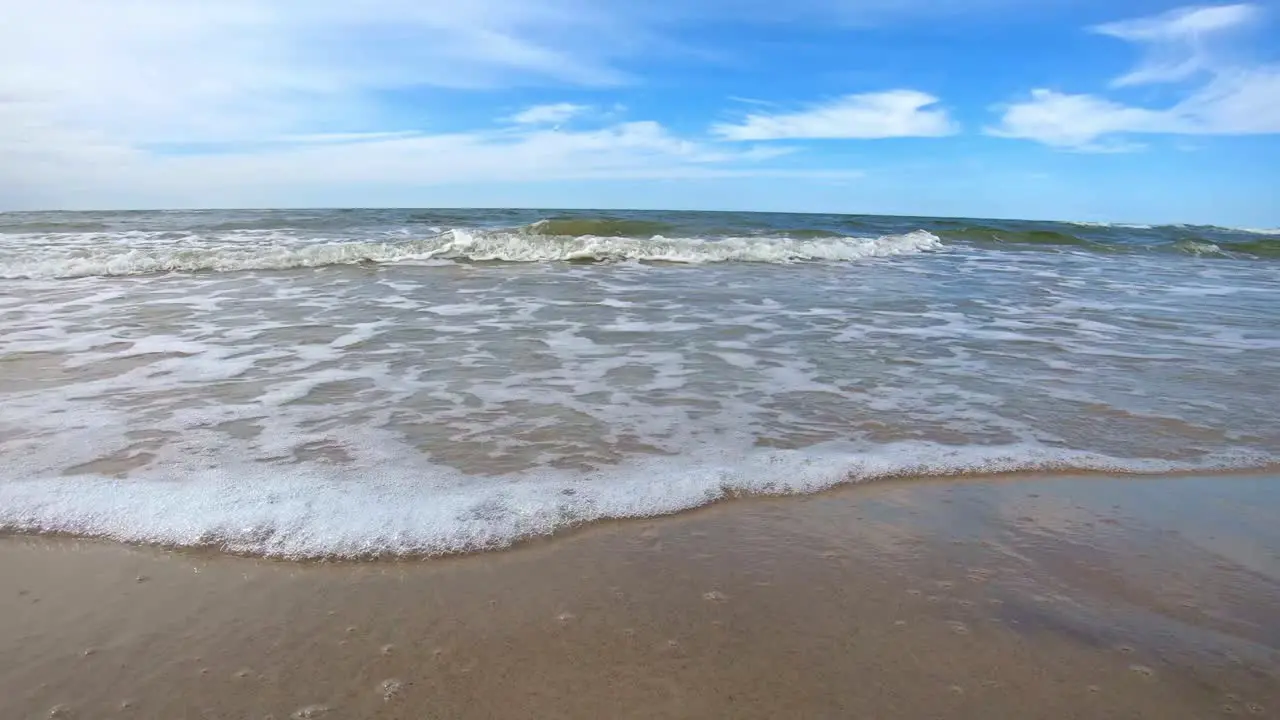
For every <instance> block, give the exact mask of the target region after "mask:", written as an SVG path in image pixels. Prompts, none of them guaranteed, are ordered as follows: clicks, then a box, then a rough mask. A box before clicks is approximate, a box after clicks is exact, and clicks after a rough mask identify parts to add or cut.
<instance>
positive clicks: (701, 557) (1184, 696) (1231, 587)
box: [0, 476, 1280, 720]
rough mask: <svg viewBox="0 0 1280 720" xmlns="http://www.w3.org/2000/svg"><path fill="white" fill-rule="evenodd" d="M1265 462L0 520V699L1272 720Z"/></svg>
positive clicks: (426, 713)
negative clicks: (213, 516)
mask: <svg viewBox="0 0 1280 720" xmlns="http://www.w3.org/2000/svg"><path fill="white" fill-rule="evenodd" d="M1277 509H1280V477H1276V476H1223V477H1162V478H1133V477H1130V478H1111V477H1009V478H1002V479H995V480H939V481H932V480H929V481H925V480H907V481H893V482H881V483H873V484H869V485H864V486H854V487H846V488H842V489H839V490H835V491H832V492H827V493H823V494H819V495H813V496H807V497H790V498H747V499H739V500H734V501H730V502H725V503H721V504H718V505H715V506H713V507H710V508H705V509H702V510H699V511H695V512H690V513H686V514H683V515H680V516H676V517H670V518H662V519H654V520H637V521H624V522H610V523H602V524H597V525H593V526H590V527H587V528H582V529H579V530H575V531H572V532H566V533H564V534H562V535H561V536H558V537H555V538H549V539H545V540H538V541H534V542H529V543H526V544H524V545H522V546H520V547H517V548H515V549H512V550H508V551H503V552H493V553H486V554H481V555H476V556H468V557H453V558H439V559H412V560H383V561H369V562H332V563H291V562H284V561H268V560H261V559H254V558H242V557H230V556H226V555H223V554H220V553H216V552H213V551H191V550H185V551H175V550H166V549H161V548H137V547H128V546H123V545H118V544H114V543H111V542H105V541H89V540H79V539H72V538H49V537H31V536H9V537H4V538H0V578H3V581H2V582H0V718H4V719H5V720H9V719H14V720H18V719H21V718H47V717H68V718H117V717H120V718H268V717H270V718H274V719H275V720H283V719H285V718H292V717H297V718H310V717H324V718H334V719H336V718H415V719H418V718H935V717H937V718H941V717H947V718H983V719H986V718H1160V719H1161V720H1165V719H1174V718H1212V717H1229V716H1232V715H1235V716H1241V717H1280V714H1278V713H1280V523H1277V522H1276V520H1275V518H1276V517H1277Z"/></svg>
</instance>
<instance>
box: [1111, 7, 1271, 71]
mask: <svg viewBox="0 0 1280 720" xmlns="http://www.w3.org/2000/svg"><path fill="white" fill-rule="evenodd" d="M1260 15H1261V13H1260V11H1259V10H1258V8H1256V7H1254V6H1253V5H1244V4H1241V5H1218V6H1203V7H1187V8H1178V9H1175V10H1171V11H1169V12H1167V13H1164V14H1162V15H1156V16H1153V17H1147V18H1138V19H1136V20H1122V21H1120V22H1113V23H1107V24H1104V25H1098V26H1096V27H1094V28H1092V29H1093V31H1094V32H1096V33H1099V34H1102V35H1109V36H1111V37H1114V38H1119V39H1121V40H1127V41H1129V42H1132V43H1139V44H1142V45H1145V46H1146V54H1147V56H1146V58H1145V60H1144V61H1143V63H1142V64H1141V65H1139V66H1138V67H1137V68H1135V69H1134V70H1133V71H1131V72H1129V73H1127V74H1125V75H1123V76H1121V77H1119V78H1117V79H1116V80H1115V81H1113V83H1112V84H1113V85H1116V86H1118V87H1123V86H1126V85H1141V84H1145V83H1155V82H1175V81H1178V80H1184V79H1186V78H1188V77H1191V76H1193V75H1195V74H1196V73H1198V72H1202V71H1205V70H1211V69H1212V68H1213V66H1214V61H1215V57H1214V56H1215V54H1216V53H1215V52H1214V47H1213V43H1214V41H1215V40H1217V39H1218V38H1219V37H1221V35H1222V32H1223V31H1224V30H1230V29H1232V28H1237V27H1241V26H1244V25H1247V24H1249V23H1251V22H1254V21H1256V20H1257V19H1258V18H1259V17H1260Z"/></svg>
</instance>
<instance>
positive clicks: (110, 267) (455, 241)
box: [0, 229, 942, 279]
mask: <svg viewBox="0 0 1280 720" xmlns="http://www.w3.org/2000/svg"><path fill="white" fill-rule="evenodd" d="M941 247H942V242H941V240H940V239H939V238H938V237H937V236H935V235H933V234H932V233H929V232H925V231H923V230H917V231H914V232H910V233H906V234H904V235H885V236H882V237H878V238H857V237H836V238H820V239H797V238H789V237H781V238H755V237H753V238H724V239H716V240H706V239H700V238H665V237H661V236H654V237H650V238H646V239H641V238H623V237H599V236H593V235H587V236H565V235H545V234H537V233H531V232H527V231H525V230H516V231H468V230H460V229H455V230H450V231H447V232H444V233H441V234H439V235H436V236H433V237H430V238H419V239H408V240H401V241H395V242H367V241H345V242H328V243H312V244H304V243H302V242H298V241H296V240H295V241H292V242H289V241H285V242H275V243H270V244H268V243H263V242H262V241H261V240H254V241H252V242H235V241H231V242H223V243H221V244H219V245H204V246H189V245H186V244H183V243H177V242H175V243H172V244H163V245H147V246H143V247H133V248H129V247H127V246H120V245H93V246H89V247H70V248H69V247H67V246H56V245H55V246H46V247H35V248H33V247H28V248H22V250H26V252H22V250H20V251H19V253H18V254H16V255H12V256H10V257H3V256H0V278H5V279H57V278H76V277H94V276H100V277H111V276H124V275H148V274H156V273H175V272H176V273H194V272H235V271H244V270H285V269H292V268H314V267H323V266H328V265H356V264H363V263H373V264H385V263H401V262H415V261H416V262H421V261H433V260H434V261H453V262H526V263H537V262H543V263H546V262H584V261H585V262H619V261H641V262H670V263H687V264H701V263H721V262H755V263H795V262H839V261H853V260H859V259H863V258H873V257H889V256H894V255H910V254H915V253H920V252H926V251H930V250H938V249H940V248H941Z"/></svg>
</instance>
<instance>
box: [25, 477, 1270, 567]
mask: <svg viewBox="0 0 1280 720" xmlns="http://www.w3.org/2000/svg"><path fill="white" fill-rule="evenodd" d="M1275 475H1280V465H1276V464H1274V463H1272V464H1266V465H1262V466H1241V467H1231V466H1223V467H1212V468H1209V469H1204V468H1200V469H1196V468H1178V469H1174V470H1167V471H1158V470H1115V469H1113V470H1106V469H1090V468H1079V467H1069V468H1065V469H1026V468H1017V469H1012V470H995V471H984V472H973V471H968V470H958V471H956V472H951V473H933V474H923V475H917V474H911V473H909V472H906V471H903V472H901V473H897V472H895V473H890V474H884V475H873V476H870V477H857V476H855V477H853V478H851V479H847V480H844V481H840V482H834V483H826V482H823V483H819V484H818V485H817V486H815V487H814V488H812V489H810V488H800V489H795V490H790V491H784V492H772V491H763V490H760V491H757V490H752V489H749V488H748V489H740V488H736V487H729V486H724V487H722V488H721V491H720V494H719V495H717V496H715V497H713V498H709V499H707V500H705V501H703V502H701V503H696V504H691V505H688V506H683V507H677V508H676V509H672V510H659V511H656V512H654V513H653V514H635V515H631V514H619V515H611V514H608V513H605V514H602V515H600V516H597V517H587V518H586V519H581V520H573V521H567V522H564V521H561V522H562V524H559V525H552V526H551V528H550V529H549V530H542V529H539V530H526V531H525V532H526V534H523V535H516V536H514V537H512V538H507V537H505V536H502V537H500V539H498V540H494V541H491V542H490V544H488V545H473V546H457V545H453V544H452V543H450V544H449V546H448V547H447V549H443V550H433V551H427V550H418V549H409V550H399V549H384V550H378V551H372V552H350V551H339V550H329V551H326V550H321V549H306V550H303V551H297V550H293V551H290V550H287V549H270V548H269V547H266V548H264V547H262V546H261V542H263V541H257V542H258V544H259V546H258V547H255V548H252V549H246V548H244V545H245V544H246V542H248V541H245V540H243V539H230V540H229V539H228V538H227V537H221V538H219V539H217V540H212V541H202V542H172V541H165V540H157V539H151V538H152V536H153V535H154V533H144V534H137V533H134V534H129V533H119V532H111V531H92V530H90V531H85V532H81V531H77V530H63V529H52V530H50V529H45V527H44V526H40V527H37V528H35V529H32V526H33V525H39V524H38V523H35V522H33V521H32V520H31V519H30V518H28V519H25V520H22V521H20V522H19V521H14V520H13V519H12V518H10V519H9V520H8V521H7V522H0V541H3V540H4V539H7V538H21V537H43V538H50V539H55V540H69V541H75V540H97V541H102V542H108V543H119V544H121V545H125V546H129V547H139V548H154V549H157V550H162V551H173V552H193V553H212V554H215V555H226V556H230V557H240V558H263V559H270V560H279V561H282V562H294V563H312V562H314V563H366V562H396V561H410V562H412V561H423V560H437V559H444V558H459V557H471V556H477V555H488V554H491V553H501V552H509V551H512V550H518V549H520V548H522V547H525V546H526V545H529V544H537V543H543V542H556V541H559V540H561V539H563V538H566V537H571V536H573V535H575V534H577V533H580V532H583V531H586V530H590V529H591V528H592V527H595V526H597V525H608V524H611V523H634V522H648V521H654V520H663V519H666V518H677V517H683V516H686V515H689V514H693V513H699V512H703V511H706V510H709V509H712V508H717V507H719V506H722V505H725V504H733V503H739V502H747V503H751V502H777V501H786V500H788V499H793V498H810V497H823V496H828V495H831V494H839V493H843V492H848V491H850V490H852V489H855V488H861V487H867V486H872V485H875V486H886V487H890V488H892V487H895V486H897V485H898V484H901V483H908V484H911V485H921V486H928V485H929V484H937V483H943V484H947V485H950V484H953V483H960V484H966V483H992V484H999V483H1005V482H1025V481H1037V480H1041V479H1045V478H1053V479H1069V478H1077V479H1082V480H1101V479H1114V480H1121V481H1137V482H1141V481H1144V480H1155V481H1159V480H1163V479H1178V478H1223V479H1227V478H1258V477H1269V476H1275ZM72 479H75V478H72ZM101 480H103V481H106V478H101ZM142 482H155V481H142ZM64 492H66V491H64ZM564 493H565V494H566V495H568V496H570V497H571V496H572V495H573V493H571V492H570V491H568V490H566V491H564ZM119 509H122V510H126V511H127V512H132V509H131V508H126V507H125V506H121V508H119ZM542 510H543V511H544V512H543V515H546V514H547V511H546V509H545V508H544V509H542ZM3 520H4V518H3V517H0V521H3ZM93 522H99V523H100V522H101V520H100V519H98V520H94V521H93ZM533 522H534V523H535V524H539V525H541V524H545V523H546V522H547V521H546V520H545V518H542V519H535V520H533ZM115 524H119V521H116V523H115ZM44 525H47V523H45V524H44ZM259 530H260V529H256V528H254V527H252V526H250V527H249V528H246V529H244V530H241V531H240V532H242V533H248V534H250V535H254V534H256V533H257V532H258V531H259ZM206 532H211V531H206ZM218 532H222V531H218ZM273 534H274V531H272V532H270V533H269V535H273ZM382 540H383V541H384V542H385V540H386V539H385V538H383V539H382ZM285 547H288V545H286V546H285Z"/></svg>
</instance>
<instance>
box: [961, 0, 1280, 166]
mask: <svg viewBox="0 0 1280 720" xmlns="http://www.w3.org/2000/svg"><path fill="white" fill-rule="evenodd" d="M1260 17H1261V15H1260V12H1259V11H1258V10H1257V8H1256V7H1254V6H1252V5H1227V6H1219V7H1194V8H1183V9H1180V10H1174V11H1172V12H1169V13H1165V14H1163V15H1157V16H1154V17H1149V18H1139V19H1136V20H1126V21H1122V22H1116V23H1110V24H1107V25H1100V26H1097V27H1095V28H1093V30H1095V31H1096V32H1099V33H1102V34H1105V35H1109V36H1112V37H1115V38H1119V39H1123V40H1127V41H1129V42H1133V43H1138V44H1140V45H1142V46H1144V48H1145V49H1146V51H1147V55H1146V58H1145V59H1144V61H1143V62H1142V64H1140V65H1139V66H1138V67H1137V68H1136V69H1134V70H1132V71H1131V72H1128V73H1126V74H1125V75H1122V76H1120V77H1119V78H1117V79H1116V80H1115V81H1114V82H1113V83H1112V84H1113V85H1115V86H1120V87H1123V86H1131V85H1138V84H1146V83H1163V82H1177V81H1190V80H1192V79H1194V78H1196V77H1198V76H1204V79H1202V80H1200V81H1199V82H1198V84H1195V85H1192V86H1191V87H1190V88H1189V89H1187V90H1186V91H1185V94H1184V97H1183V98H1182V99H1181V100H1180V101H1178V102H1176V103H1174V104H1172V105H1169V106H1167V107H1162V108H1144V107H1136V106H1132V105H1126V104H1123V103H1120V102H1118V101H1115V100H1109V99H1106V98H1103V97H1100V96H1098V95H1092V94H1067V93H1061V92H1056V91H1053V90H1047V89H1038V90H1033V91H1032V92H1031V94H1030V97H1029V98H1027V99H1025V100H1020V101H1017V102H1013V103H1010V104H1008V105H1005V106H1003V108H1002V109H1003V115H1002V117H1001V120H1000V123H999V124H998V125H997V126H995V127H993V128H988V129H987V133H988V134H990V135H995V136H999V137H1009V138H1022V139H1027V140H1034V141H1037V142H1040V143H1044V144H1046V145H1049V146H1052V147H1056V148H1061V149H1070V150H1077V151H1086V152H1115V151H1122V150H1129V149H1135V148H1137V147H1139V146H1137V145H1135V144H1134V143H1133V142H1132V141H1130V140H1126V139H1124V138H1125V137H1126V136H1129V135H1140V134H1165V135H1248V134H1267V133H1280V65H1275V64H1254V65H1247V64H1240V63H1238V62H1236V61H1233V60H1230V59H1229V58H1228V57H1227V56H1226V54H1225V53H1221V52H1218V51H1217V50H1215V49H1214V48H1215V43H1217V42H1219V41H1222V40H1224V39H1226V37H1225V36H1227V35H1229V32H1228V31H1230V30H1232V29H1237V28H1241V27H1244V26H1246V25H1248V24H1251V23H1254V22H1256V21H1257V20H1258V19H1259V18H1260Z"/></svg>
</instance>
